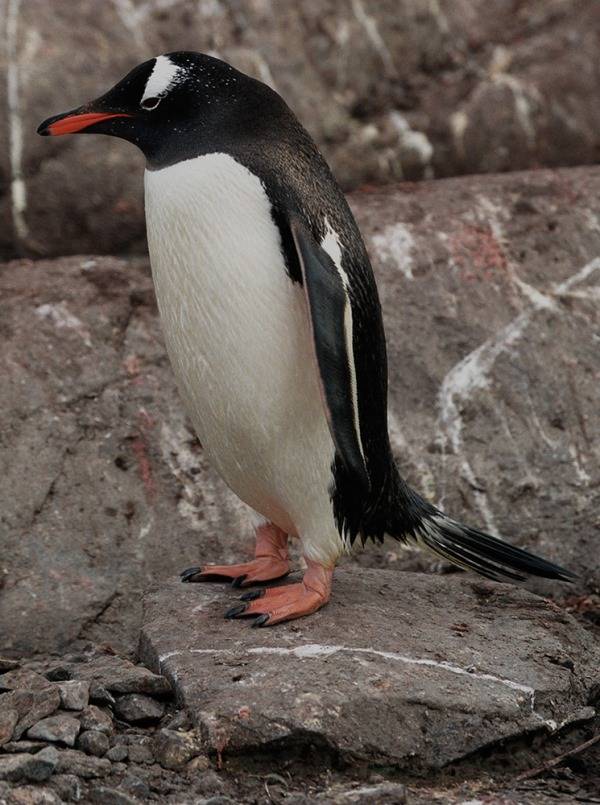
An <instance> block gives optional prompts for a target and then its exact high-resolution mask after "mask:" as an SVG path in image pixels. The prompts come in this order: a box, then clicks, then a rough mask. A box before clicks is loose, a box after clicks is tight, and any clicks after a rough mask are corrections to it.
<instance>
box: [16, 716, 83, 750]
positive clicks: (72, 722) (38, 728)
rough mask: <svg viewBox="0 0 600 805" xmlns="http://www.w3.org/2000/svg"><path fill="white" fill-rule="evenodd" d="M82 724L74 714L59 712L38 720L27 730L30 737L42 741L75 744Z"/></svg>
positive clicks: (67, 744)
mask: <svg viewBox="0 0 600 805" xmlns="http://www.w3.org/2000/svg"><path fill="white" fill-rule="evenodd" d="M79 729H80V724H79V721H78V720H77V719H76V718H73V716H69V715H66V714H64V713H59V714H58V715H55V716H50V717H49V718H44V719H42V721H38V723H37V724H34V725H33V727H30V729H29V731H28V732H27V736H28V737H29V738H33V739H34V740H35V739H37V740H40V741H51V742H52V743H62V744H65V745H66V746H75V739H76V738H77V735H78V734H79Z"/></svg>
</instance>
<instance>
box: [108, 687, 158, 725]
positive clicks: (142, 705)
mask: <svg viewBox="0 0 600 805" xmlns="http://www.w3.org/2000/svg"><path fill="white" fill-rule="evenodd" d="M115 711H116V713H117V715H118V716H119V717H120V718H122V719H123V720H124V721H129V722H131V723H134V724H135V723H137V722H145V721H148V722H150V721H158V720H159V719H160V718H162V716H163V715H164V712H165V707H164V705H163V704H162V703H161V702H157V701H155V700H154V699H151V698H150V697H149V696H142V695H140V694H138V693H130V694H128V695H126V696H120V697H119V698H118V699H117V704H116V706H115Z"/></svg>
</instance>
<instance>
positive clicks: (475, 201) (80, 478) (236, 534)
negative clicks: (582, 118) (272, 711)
mask: <svg viewBox="0 0 600 805" xmlns="http://www.w3.org/2000/svg"><path fill="white" fill-rule="evenodd" d="M599 199H600V169H598V168H589V169H588V168H577V169H570V170H559V171H535V172H529V173H515V174H510V175H504V176H485V177H470V178H464V179H450V180H440V181H435V182H426V183H421V184H419V185H408V184H404V185H401V186H395V187H389V188H385V189H381V190H377V191H375V192H368V193H367V192H365V193H358V194H354V195H353V196H351V197H350V201H351V204H352V206H353V209H354V211H355V213H356V216H357V219H358V221H359V224H360V226H361V229H362V231H363V233H364V236H365V241H366V244H367V247H368V249H369V252H370V254H371V257H372V261H373V265H374V268H375V271H376V274H377V278H378V282H379V288H380V294H381V299H382V304H383V309H384V318H385V323H386V327H387V337H388V352H389V368H390V420H389V421H390V431H391V437H392V443H393V448H394V452H395V455H396V457H397V459H398V462H399V466H400V469H401V471H402V472H403V474H404V475H405V476H406V477H407V478H408V480H409V481H410V482H411V483H412V484H413V485H414V486H415V488H417V489H419V490H420V491H421V492H423V493H424V494H425V495H427V496H428V497H429V498H430V499H431V500H433V501H434V502H435V503H438V504H440V505H442V506H443V507H444V508H445V509H446V510H447V511H448V512H449V513H450V514H452V515H454V516H455V517H458V518H461V519H464V520H467V521H468V522H471V523H473V524H476V525H480V526H483V527H485V528H487V529H489V530H490V531H493V532H495V533H499V534H501V535H503V536H504V537H506V538H507V539H510V540H512V541H514V542H515V543H516V544H519V545H521V546H523V547H526V548H530V549H533V550H536V551H538V552H539V553H542V554H544V555H545V556H547V557H548V558H550V559H552V560H555V561H558V562H560V563H562V564H564V565H566V566H568V567H569V568H571V569H572V570H574V571H575V572H577V573H579V574H580V580H579V581H578V582H577V583H576V584H575V585H574V586H571V588H569V589H567V587H566V586H565V585H542V584H541V583H538V584H537V586H534V588H533V589H536V590H538V591H542V592H545V593H552V594H554V595H555V596H557V597H558V598H559V599H560V600H566V598H567V596H571V595H574V594H577V595H584V594H586V593H590V592H593V591H594V590H595V589H597V588H598V586H599V585H600V564H599V558H598V550H597V544H598V539H599V528H600V524H599V521H598V516H597V512H598V510H599V508H600V491H599V490H600V486H599V485H598V478H599V477H600V466H599V464H600V454H599V453H598V450H597V447H596V446H597V445H598V444H600V415H599V412H598V404H597V387H598V384H597V377H598V373H599V372H600V352H599V351H598V349H597V343H596V341H597V333H598V305H597V299H598V283H599V281H600V259H599V255H600V200H599ZM0 331H1V332H2V336H3V338H2V342H1V344H0V374H1V376H2V378H3V383H2V384H1V387H0V409H1V411H2V419H3V422H4V423H5V425H4V428H3V436H2V442H1V443H0V465H1V466H2V467H3V468H4V473H3V475H2V478H1V479H0V544H1V545H2V551H1V552H0V571H1V575H0V578H2V579H3V585H4V587H3V590H2V595H1V596H0V622H2V623H3V624H4V629H3V644H4V648H5V649H6V651H8V650H9V649H10V650H11V652H27V651H44V650H54V649H56V648H58V647H60V646H63V645H65V644H66V643H68V642H69V641H72V640H73V639H75V638H76V637H78V636H79V637H81V638H85V639H90V640H96V641H97V642H101V641H104V640H111V641H113V642H114V645H115V646H116V647H117V648H118V647H119V646H124V647H125V649H127V648H128V647H130V646H131V645H132V644H133V643H134V642H135V640H136V639H137V630H138V627H139V622H140V621H139V619H140V612H141V607H140V596H141V592H142V591H143V589H144V588H145V587H146V586H147V585H148V584H149V583H151V582H153V581H156V580H160V579H166V578H168V577H170V576H172V575H173V574H174V573H176V572H177V571H179V570H181V569H183V568H185V567H187V566H190V565H193V564H197V563H199V562H205V561H216V560H220V561H225V562H227V561H233V560H239V559H242V558H244V557H247V556H249V555H251V551H252V529H251V517H250V513H249V511H248V510H247V508H246V507H245V506H244V505H243V504H241V503H240V502H239V501H238V500H237V499H236V498H235V496H234V495H232V494H231V492H229V490H228V489H227V488H226V487H225V485H224V484H223V483H222V482H221V481H220V479H219V478H218V477H217V476H216V475H215V473H214V472H213V471H212V470H211V469H210V467H209V466H208V464H207V462H206V459H205V457H204V454H203V452H202V448H201V446H200V445H199V444H198V441H197V440H196V438H195V436H194V434H193V432H192V430H191V429H190V427H189V424H188V422H187V420H186V417H185V414H184V412H183V408H182V405H181V402H180V400H179V397H178V395H177V391H176V388H175V383H174V380H173V377H172V374H171V371H170V368H169V365H168V361H167V358H166V356H165V352H164V347H163V343H162V339H161V335H160V328H159V322H158V317H157V313H156V309H155V304H154V296H153V291H152V284H151V279H150V276H149V273H148V266H147V264H146V263H145V262H144V261H140V260H138V259H129V260H127V259H120V260H117V259H114V258H91V257H77V258H76V257H70V258H63V259H60V260H55V261H39V262H29V261H19V262H12V263H8V264H5V265H2V266H0ZM348 561H351V562H359V563H361V564H363V565H367V564H371V565H373V566H385V567H389V568H398V569H407V568H410V569H423V568H426V567H431V563H430V562H429V560H428V559H427V558H426V557H424V555H417V554H409V555H405V554H403V552H402V551H400V550H399V546H398V544H397V543H394V542H389V543H387V544H386V545H384V546H383V548H375V547H373V546H370V547H369V548H368V549H367V551H366V552H365V553H363V554H358V555H357V556H356V558H354V559H352V560H348ZM567 603H568V601H567ZM108 662H109V661H108V660H107V663H108ZM115 662H116V661H115ZM90 667H91V666H90ZM85 668H86V665H85V664H81V666H80V668H78V670H77V674H78V675H80V674H81V673H83V672H84V669H85ZM94 668H96V666H94ZM90 673H91V675H92V677H93V675H94V673H95V671H94V670H93V669H92V670H91V671H90ZM113 673H116V671H114V669H111V668H109V667H108V666H107V668H106V674H105V675H104V676H101V678H100V680H99V681H97V682H95V683H94V684H99V685H101V687H103V688H106V689H108V688H107V687H106V686H107V685H110V684H111V683H110V680H109V677H110V676H111V674H113ZM137 676H139V674H138V675H137ZM137 676H136V679H137ZM105 677H106V679H105ZM78 678H83V677H80V676H78ZM89 681H90V682H92V681H93V680H92V678H90V680H89ZM159 681H160V680H159ZM138 682H139V680H138ZM138 682H135V684H136V685H137V684H138ZM153 684H154V683H153ZM160 684H164V681H162V682H160ZM115 690H117V692H141V693H144V692H152V691H147V690H146V691H145V690H142V689H141V688H137V690H134V689H133V688H129V689H128V690H124V689H123V687H122V686H120V687H119V688H115ZM49 714H50V713H44V714H43V715H49ZM40 717H42V716H41V715H40V716H38V718H40ZM29 726H31V724H29Z"/></svg>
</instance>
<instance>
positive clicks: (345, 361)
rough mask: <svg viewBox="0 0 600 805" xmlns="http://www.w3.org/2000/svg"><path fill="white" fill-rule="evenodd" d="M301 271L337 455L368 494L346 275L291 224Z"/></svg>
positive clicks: (296, 222) (297, 225)
mask: <svg viewBox="0 0 600 805" xmlns="http://www.w3.org/2000/svg"><path fill="white" fill-rule="evenodd" d="M290 226H291V230H292V234H293V237H294V243H295V246H296V250H297V253H298V257H299V261H300V267H301V270H302V279H303V286H304V291H305V295H306V300H307V302H308V311H309V316H310V323H311V328H312V334H313V342H314V348H315V355H316V359H317V365H318V368H319V376H320V379H321V392H322V396H323V404H324V406H325V411H326V414H327V420H328V423H329V430H330V432H331V437H332V439H333V442H334V444H335V447H336V451H337V453H338V455H339V457H340V459H341V460H342V462H343V464H344V465H345V467H346V469H347V470H348V471H349V472H350V473H351V474H352V476H353V477H354V479H355V480H356V481H357V482H358V483H359V484H360V486H361V487H362V489H363V491H364V492H365V493H366V492H368V490H369V489H370V481H369V475H368V472H367V466H366V461H365V457H364V454H363V448H362V444H361V436H360V424H359V415H358V396H357V386H356V375H355V371H356V370H355V367H354V365H353V361H354V351H353V346H352V344H353V332H352V303H351V300H350V297H349V295H348V288H347V287H346V283H345V282H344V276H343V274H342V272H341V271H340V270H339V268H338V267H337V266H336V265H335V263H334V262H333V260H332V259H331V257H330V256H329V255H328V254H327V252H326V251H325V250H324V249H323V248H322V247H321V246H320V245H319V244H318V243H317V241H316V240H315V238H314V237H313V235H312V233H311V232H310V231H309V230H308V228H307V227H306V226H305V225H304V224H303V223H302V222H301V221H299V220H297V219H295V220H292V221H291V222H290Z"/></svg>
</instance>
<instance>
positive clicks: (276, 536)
mask: <svg viewBox="0 0 600 805" xmlns="http://www.w3.org/2000/svg"><path fill="white" fill-rule="evenodd" d="M287 540H288V536H287V534H286V533H285V532H284V531H282V530H281V529H280V528H278V527H277V526H275V525H273V524H272V523H266V524H265V525H262V526H259V527H258V528H257V529H256V549H255V558H254V559H252V560H251V561H249V562H241V563H239V564H236V565H203V566H202V567H189V568H188V569H187V570H184V571H183V572H182V573H181V581H184V582H200V581H231V583H232V586H233V587H248V586H249V585H251V584H259V583H261V582H265V581H274V580H275V579H280V578H282V577H283V576H287V574H288V573H289V572H290V563H289V559H288V551H287Z"/></svg>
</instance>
